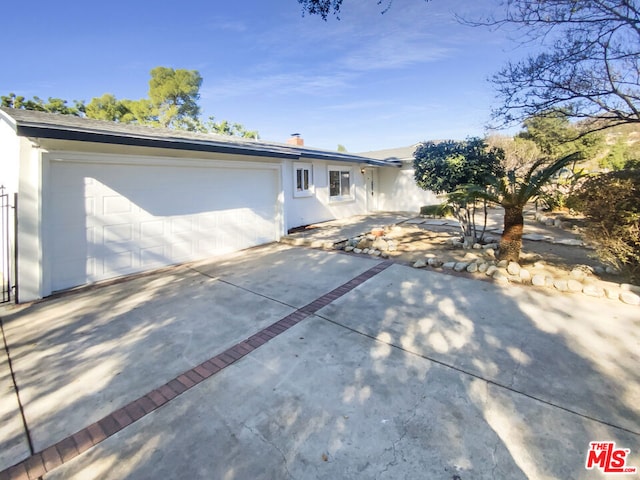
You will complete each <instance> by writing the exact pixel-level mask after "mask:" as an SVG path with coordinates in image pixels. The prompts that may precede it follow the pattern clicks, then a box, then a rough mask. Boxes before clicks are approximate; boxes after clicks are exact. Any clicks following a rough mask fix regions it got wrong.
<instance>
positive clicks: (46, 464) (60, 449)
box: [0, 261, 393, 480]
mask: <svg viewBox="0 0 640 480" xmlns="http://www.w3.org/2000/svg"><path fill="white" fill-rule="evenodd" d="M391 265H393V262H390V261H383V262H380V263H378V264H377V265H376V266H374V267H372V268H370V269H369V270H367V271H365V272H363V273H361V274H360V275H358V276H356V277H354V278H352V279H351V280H349V281H348V282H346V283H344V284H342V285H340V286H339V287H337V288H335V289H333V290H331V291H330V292H329V293H326V294H325V295H322V296H321V297H319V298H317V299H316V300H314V301H313V302H311V303H309V304H307V305H305V306H304V307H302V308H299V309H298V310H296V311H295V312H293V313H290V314H289V315H287V316H286V317H284V318H282V319H280V320H278V321H277V322H275V323H273V324H271V325H269V326H268V327H266V328H264V329H262V330H260V331H259V332H257V333H255V334H253V335H251V336H250V337H248V338H246V339H245V340H243V341H242V342H239V343H237V344H236V345H234V346H232V347H230V348H228V349H226V350H225V351H224V352H222V353H219V354H217V355H215V356H214V357H212V358H210V359H209V360H206V361H204V362H202V363H201V364H200V365H197V366H196V367H194V368H192V369H191V370H188V371H186V372H184V373H182V374H180V375H178V376H177V377H175V378H174V379H173V380H170V381H169V382H167V383H165V384H164V385H162V386H160V387H158V388H156V389H155V390H152V391H150V392H149V393H147V394H146V395H143V396H142V397H140V398H138V399H136V400H134V401H132V402H130V403H129V404H127V405H125V406H124V407H122V408H119V409H118V410H116V411H114V412H112V413H110V414H109V415H107V416H106V417H104V418H102V419H100V420H98V421H97V422H95V423H92V424H91V425H89V426H88V427H86V428H83V429H82V430H80V431H78V432H76V433H74V434H73V435H70V436H68V437H66V438H64V439H62V440H60V441H59V442H57V443H56V444H54V445H51V446H49V447H47V448H45V449H44V450H42V451H40V452H36V453H34V454H33V455H31V456H30V457H28V458H27V459H25V460H23V461H21V462H19V463H17V464H16V465H13V466H12V467H9V468H8V469H6V470H3V471H2V472H0V480H14V479H16V480H35V479H38V478H41V477H42V476H43V475H45V474H46V473H48V472H51V471H52V470H54V469H56V468H58V467H59V466H61V465H63V464H65V463H67V462H69V461H71V460H72V459H74V458H75V457H77V456H79V455H80V454H82V453H84V452H86V451H87V450H89V449H90V448H92V447H94V446H95V445H98V444H99V443H101V442H102V441H104V440H106V439H107V438H109V437H111V436H113V435H115V434H116V433H118V432H119V431H121V430H123V429H125V428H126V427H128V426H129V425H131V424H133V423H135V422H137V421H138V420H140V419H141V418H143V417H145V416H146V415H148V414H150V413H151V412H153V411H154V410H157V409H158V408H160V407H162V406H163V405H165V404H167V403H169V402H170V401H172V400H173V399H174V398H176V397H178V396H179V395H182V394H183V393H184V392H186V391H188V390H190V389H191V388H193V387H195V386H196V385H198V384H199V383H201V382H203V381H204V380H206V379H207V378H209V377H211V376H212V375H215V374H216V373H218V372H219V371H220V370H223V369H225V368H227V367H228V366H230V365H232V364H234V363H235V362H237V361H238V360H240V359H241V358H243V357H244V356H246V355H248V354H249V353H251V352H252V351H254V350H256V349H257V348H260V347H261V346H262V345H264V344H265V343H267V342H268V341H270V340H271V339H273V338H275V337H277V336H278V335H280V334H281V333H283V332H286V331H287V330H288V329H290V328H291V327H293V326H294V325H297V324H298V323H300V322H301V321H302V320H304V319H305V318H307V317H309V316H311V315H313V314H315V313H316V312H317V311H318V310H320V309H321V308H323V307H326V306H327V305H329V304H330V303H332V302H334V301H335V300H337V299H338V298H340V297H342V296H344V295H346V294H347V293H349V292H350V291H351V290H353V289H354V288H356V287H357V286H359V285H361V284H363V283H364V282H366V281H367V280H369V279H370V278H373V277H374V276H376V275H377V274H379V273H380V272H382V271H384V270H386V269H387V268H389V267H390V266H391Z"/></svg>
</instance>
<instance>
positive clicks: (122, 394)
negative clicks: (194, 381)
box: [3, 246, 640, 480]
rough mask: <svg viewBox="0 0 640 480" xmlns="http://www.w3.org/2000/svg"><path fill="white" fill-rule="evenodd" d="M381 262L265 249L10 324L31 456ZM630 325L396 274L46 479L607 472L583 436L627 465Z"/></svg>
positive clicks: (632, 398) (517, 292)
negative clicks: (594, 462)
mask: <svg viewBox="0 0 640 480" xmlns="http://www.w3.org/2000/svg"><path fill="white" fill-rule="evenodd" d="M376 264H377V261H375V260H372V259H366V258H360V257H355V256H348V255H343V254H340V253H336V252H323V251H317V250H309V249H295V248H286V247H282V246H269V247H264V248H260V249H253V250H250V251H247V252H244V254H243V255H236V256H233V257H227V258H222V259H218V260H214V261H211V262H201V263H199V264H194V265H192V266H191V267H181V268H177V269H175V270H173V271H171V272H169V273H165V274H162V275H158V276H148V277H144V278H139V279H135V280H131V281H129V282H125V283H122V284H119V285H114V286H109V287H104V289H96V290H93V291H90V292H84V293H82V292H81V293H78V294H75V295H71V296H68V297H64V298H59V299H55V300H52V301H49V302H43V303H40V304H36V305H33V306H31V307H29V308H27V309H25V310H22V311H20V312H16V313H15V314H13V315H10V316H8V317H5V318H3V322H4V323H5V328H6V331H7V336H8V338H9V341H10V346H11V351H12V356H14V358H15V366H16V375H17V377H18V382H19V384H20V387H21V391H22V392H23V394H24V400H23V401H24V404H25V411H26V413H27V418H28V421H29V424H30V428H32V430H33V434H34V435H33V436H34V443H36V448H44V447H46V446H48V445H49V444H50V443H51V442H53V441H57V440H59V439H60V438H61V436H62V437H64V436H65V435H69V434H70V433H73V432H75V431H76V430H78V429H79V428H82V427H84V426H86V425H87V424H89V423H91V422H92V421H95V418H101V416H104V414H106V413H109V412H111V411H113V410H115V409H116V408H118V407H119V406H120V405H122V404H125V403H127V402H129V401H131V399H132V398H137V397H138V396H140V395H144V394H145V393H146V392H148V391H149V390H151V389H153V388H155V387H156V386H158V385H159V384H161V383H163V382H165V381H166V379H167V378H172V377H174V376H175V375H176V372H177V373H180V371H184V370H186V369H188V368H191V367H193V366H194V365H195V364H197V363H199V362H201V361H203V359H206V358H208V357H210V356H212V355H213V354H215V353H216V352H217V351H220V350H221V349H223V348H224V347H225V346H229V345H231V344H233V343H234V342H237V341H240V340H241V339H242V338H245V337H247V336H248V335H250V334H251V333H253V332H255V331H256V330H258V329H260V328H264V326H266V325H268V324H270V323H273V322H274V321H276V320H278V319H279V318H282V317H283V316H285V315H287V314H289V313H291V312H292V311H295V310H296V309H297V308H300V306H302V305H304V304H306V303H308V300H309V299H314V298H318V297H320V296H322V295H324V294H326V293H327V292H329V291H331V290H332V289H333V288H335V287H337V286H339V285H341V284H343V283H345V282H347V281H349V280H350V279H351V278H353V277H355V276H357V275H358V274H359V273H362V272H363V271H365V270H368V269H369V268H371V267H372V266H373V265H376ZM639 327H640V320H639V316H638V309H637V307H630V306H626V305H622V304H619V303H618V302H609V301H606V300H601V299H585V297H583V296H571V295H562V294H555V295H551V294H549V293H546V292H545V293H542V292H539V291H535V290H533V289H525V288H518V287H512V288H509V289H501V288H499V287H497V286H494V285H492V284H488V283H486V282H478V281H474V280H470V279H465V278H458V277H453V276H447V275H441V274H437V273H434V272H426V271H418V270H414V269H410V268H407V267H403V266H393V267H391V268H389V269H387V270H385V271H384V272H382V273H380V274H378V275H377V276H375V277H374V278H372V279H371V280H369V281H367V282H365V283H364V284H362V285H360V286H359V287H357V288H355V289H354V290H353V291H351V292H350V293H348V294H346V295H345V296H343V297H342V298H339V299H337V300H335V301H334V302H333V303H331V304H330V305H328V306H327V307H325V308H324V309H322V310H320V311H319V312H318V313H317V315H315V316H312V317H310V318H308V319H306V320H304V321H303V322H302V323H300V324H298V325H296V326H294V327H292V328H291V329H289V330H287V331H286V332H284V333H282V334H281V335H279V336H278V337H276V338H275V339H273V340H272V341H270V342H269V343H267V344H265V345H264V346H262V347H260V348H259V349H257V350H255V351H254V352H252V353H251V354H249V355H247V356H246V357H244V358H242V359H241V360H239V361H238V362H237V363H235V364H233V365H231V366H230V367H228V368H226V369H224V370H222V371H221V372H219V373H218V374H216V375H214V376H212V377H210V378H209V379H208V380H205V381H204V382H202V383H200V384H199V385H197V386H195V387H193V388H192V389H191V390H188V391H187V392H185V393H184V394H182V395H180V396H179V397H177V398H175V399H174V400H172V401H171V402H169V403H168V404H166V405H165V406H164V407H162V408H160V409H158V410H156V411H154V412H152V413H150V414H148V415H147V416H145V417H143V418H142V419H140V420H139V421H137V422H135V423H134V424H132V425H130V426H129V427H127V428H125V429H124V430H122V431H120V432H119V433H118V434H116V435H114V436H112V437H110V438H108V439H106V440H105V441H103V442H102V443H100V444H99V445H97V446H96V447H94V448H92V449H91V450H89V451H87V452H86V453H84V454H83V455H81V456H79V457H77V458H75V459H74V460H72V461H71V462H69V463H67V464H65V465H63V466H61V467H60V468H58V469H56V470H54V471H53V472H52V473H51V474H49V475H48V476H47V478H65V479H67V478H124V477H126V478H152V477H165V478H225V479H244V478H444V479H460V480H467V479H477V478H487V479H489V478H509V479H514V478H516V479H517V478H602V475H601V474H600V472H598V471H593V472H588V471H586V470H585V469H584V461H585V457H586V452H587V449H588V446H589V442H590V441H595V440H614V441H616V442H617V444H618V445H619V446H621V447H625V448H629V449H631V456H630V459H629V461H628V465H636V466H640V455H639V454H640V406H639V405H638V404H637V399H638V398H640V391H639V386H640V372H639V371H638V369H637V365H638V364H640V358H639V357H638V352H639V351H640V349H639V348H638V347H639V346H640V328H639ZM92 419H94V420H92ZM6 466H9V465H5V466H4V467H6Z"/></svg>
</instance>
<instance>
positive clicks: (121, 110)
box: [85, 93, 131, 122]
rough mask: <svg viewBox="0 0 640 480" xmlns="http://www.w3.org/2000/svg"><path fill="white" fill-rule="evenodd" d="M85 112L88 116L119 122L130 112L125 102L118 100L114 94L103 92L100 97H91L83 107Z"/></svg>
mask: <svg viewBox="0 0 640 480" xmlns="http://www.w3.org/2000/svg"><path fill="white" fill-rule="evenodd" d="M85 113H86V115H87V117H88V118H95V119H97V120H110V121H112V122H119V121H122V119H123V117H125V115H127V114H130V113H131V112H130V111H129V109H128V108H127V106H126V104H125V102H122V101H120V100H118V99H117V98H116V97H115V95H112V94H110V93H105V94H104V95H102V96H101V97H94V98H92V99H91V101H90V102H89V103H88V104H87V105H86V107H85Z"/></svg>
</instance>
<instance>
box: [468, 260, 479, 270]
mask: <svg viewBox="0 0 640 480" xmlns="http://www.w3.org/2000/svg"><path fill="white" fill-rule="evenodd" d="M477 271H478V264H477V263H475V262H474V263H470V264H469V265H468V266H467V272H469V273H476V272H477Z"/></svg>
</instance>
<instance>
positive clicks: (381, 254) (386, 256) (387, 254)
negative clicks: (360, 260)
mask: <svg viewBox="0 0 640 480" xmlns="http://www.w3.org/2000/svg"><path fill="white" fill-rule="evenodd" d="M380 256H381V257H382V258H389V252H381V253H380Z"/></svg>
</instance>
